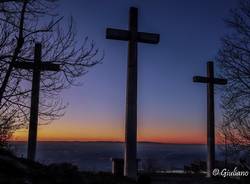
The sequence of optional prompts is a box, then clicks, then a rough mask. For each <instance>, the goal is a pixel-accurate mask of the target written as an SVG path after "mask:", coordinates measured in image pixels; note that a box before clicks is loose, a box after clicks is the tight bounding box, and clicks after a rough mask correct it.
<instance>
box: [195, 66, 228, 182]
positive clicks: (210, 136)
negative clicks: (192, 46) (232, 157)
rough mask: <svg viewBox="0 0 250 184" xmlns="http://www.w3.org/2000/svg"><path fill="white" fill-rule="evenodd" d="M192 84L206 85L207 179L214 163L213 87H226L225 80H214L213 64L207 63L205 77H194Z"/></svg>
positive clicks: (210, 175) (210, 174)
mask: <svg viewBox="0 0 250 184" xmlns="http://www.w3.org/2000/svg"><path fill="white" fill-rule="evenodd" d="M193 82H199V83H207V153H208V154H207V177H212V171H213V169H214V162H215V135H214V85H215V84H218V85H226V84H227V80H226V79H220V78H214V66H213V62H212V61H209V62H207V77H202V76H194V77H193Z"/></svg>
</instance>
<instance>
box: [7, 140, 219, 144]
mask: <svg viewBox="0 0 250 184" xmlns="http://www.w3.org/2000/svg"><path fill="white" fill-rule="evenodd" d="M9 142H28V141H25V140H10V141H9ZM37 142H38V143H39V142H79V143H125V141H77V140H38V141H37ZM137 143H144V144H175V145H178V144H179V145H183V144H184V145H206V143H171V142H157V141H137ZM216 145H220V144H216Z"/></svg>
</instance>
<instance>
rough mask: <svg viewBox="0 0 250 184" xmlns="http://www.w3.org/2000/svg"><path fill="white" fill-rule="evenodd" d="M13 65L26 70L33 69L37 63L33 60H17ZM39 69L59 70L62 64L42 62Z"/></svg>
mask: <svg viewBox="0 0 250 184" xmlns="http://www.w3.org/2000/svg"><path fill="white" fill-rule="evenodd" d="M13 66H14V67H15V68H20V69H26V70H33V69H34V68H35V64H34V63H32V62H15V63H13ZM39 69H40V70H41V71H45V70H46V71H59V70H60V65H59V64H53V63H42V64H41V65H40V66H39Z"/></svg>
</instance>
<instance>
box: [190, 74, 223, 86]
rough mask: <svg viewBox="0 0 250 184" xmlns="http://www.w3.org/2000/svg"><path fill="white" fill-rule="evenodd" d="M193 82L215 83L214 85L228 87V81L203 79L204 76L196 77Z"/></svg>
mask: <svg viewBox="0 0 250 184" xmlns="http://www.w3.org/2000/svg"><path fill="white" fill-rule="evenodd" d="M193 82H199V83H210V82H212V83H214V84H220V85H226V84H227V80H226V79H220V78H213V79H212V81H211V79H210V78H208V77H202V76H194V77H193Z"/></svg>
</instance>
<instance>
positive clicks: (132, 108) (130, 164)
mask: <svg viewBox="0 0 250 184" xmlns="http://www.w3.org/2000/svg"><path fill="white" fill-rule="evenodd" d="M137 19H138V9H137V8H134V7H131V8H130V12H129V30H120V29H112V28H107V32H106V38H107V39H114V40H123V41H128V70H127V72H128V73H127V92H126V95H127V97H126V120H125V155H124V157H125V164H124V175H125V176H128V177H130V178H133V179H136V177H137V158H136V154H137V150H136V144H137V42H142V43H151V44H157V43H159V40H160V35H159V34H153V33H144V32H138V22H137Z"/></svg>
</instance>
